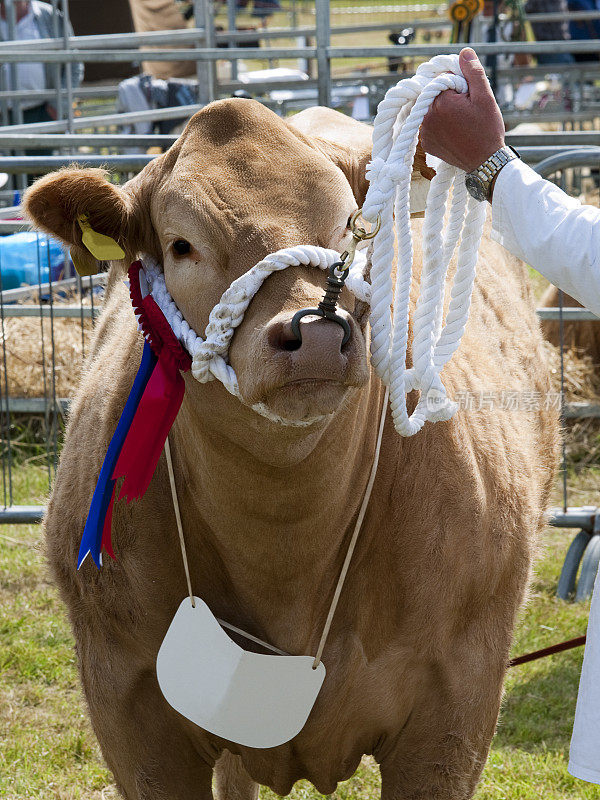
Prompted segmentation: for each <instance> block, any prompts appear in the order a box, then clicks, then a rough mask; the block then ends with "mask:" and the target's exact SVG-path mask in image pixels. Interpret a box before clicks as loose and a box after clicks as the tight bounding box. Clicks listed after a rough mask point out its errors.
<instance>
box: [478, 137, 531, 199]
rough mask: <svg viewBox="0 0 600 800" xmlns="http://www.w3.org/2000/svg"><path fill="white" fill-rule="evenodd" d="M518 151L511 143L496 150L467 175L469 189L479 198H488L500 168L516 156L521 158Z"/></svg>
mask: <svg viewBox="0 0 600 800" xmlns="http://www.w3.org/2000/svg"><path fill="white" fill-rule="evenodd" d="M520 157H521V156H520V155H519V154H518V152H517V151H516V150H515V149H514V147H511V146H510V145H505V146H504V147H500V148H499V149H498V150H496V152H495V153H492V155H491V156H490V157H489V158H487V159H486V160H485V161H484V162H483V164H481V165H480V166H479V167H477V169H475V170H473V172H469V173H468V174H467V176H466V184H467V189H468V190H469V192H470V193H471V195H473V197H475V198H476V199H477V200H488V199H489V195H490V189H491V186H492V182H493V180H494V178H495V177H496V175H497V174H498V173H499V172H500V170H501V169H502V168H503V167H504V166H506V164H508V163H509V161H513V160H514V159H515V158H520Z"/></svg>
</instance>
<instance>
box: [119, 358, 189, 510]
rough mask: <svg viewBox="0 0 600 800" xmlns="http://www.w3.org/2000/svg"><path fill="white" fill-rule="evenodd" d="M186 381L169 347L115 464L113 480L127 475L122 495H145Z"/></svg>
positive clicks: (149, 384) (129, 496) (147, 388)
mask: <svg viewBox="0 0 600 800" xmlns="http://www.w3.org/2000/svg"><path fill="white" fill-rule="evenodd" d="M184 391H185V382H184V380H183V377H182V375H181V373H180V372H179V368H178V367H177V365H176V364H175V363H174V362H173V358H172V357H171V356H170V355H169V353H168V351H167V350H166V349H163V351H162V352H161V354H160V356H159V358H158V361H157V363H156V366H155V368H154V371H153V372H152V375H151V376H150V380H149V381H148V384H147V386H146V389H145V391H144V394H143V395H142V398H141V400H140V404H139V406H138V409H137V411H136V414H135V417H134V418H133V422H132V423H131V427H130V429H129V433H128V434H127V438H126V439H125V442H124V443H123V448H122V450H121V453H120V454H119V458H118V460H117V463H116V465H115V469H114V472H113V475H112V478H113V480H117V479H118V478H120V477H123V478H124V481H123V485H122V486H121V491H120V492H119V499H121V498H123V497H125V498H126V499H127V502H131V501H132V500H135V499H138V498H140V497H142V496H143V495H144V493H145V492H146V489H147V488H148V486H149V485H150V481H151V480H152V476H153V475H154V471H155V469H156V465H157V464H158V459H159V458H160V454H161V453H162V451H163V448H164V445H165V441H166V438H167V436H168V434H169V431H170V430H171V428H172V426H173V423H174V422H175V417H176V416H177V413H178V411H179V408H180V406H181V403H182V401H183V394H184Z"/></svg>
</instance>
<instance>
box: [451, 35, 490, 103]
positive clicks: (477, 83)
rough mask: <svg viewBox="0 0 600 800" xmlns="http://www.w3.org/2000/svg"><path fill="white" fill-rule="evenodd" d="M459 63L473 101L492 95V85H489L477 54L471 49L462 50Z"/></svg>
mask: <svg viewBox="0 0 600 800" xmlns="http://www.w3.org/2000/svg"><path fill="white" fill-rule="evenodd" d="M458 63H459V65H460V68H461V70H462V74H463V75H464V76H465V80H466V81H467V84H468V86H469V94H470V95H472V96H473V99H476V98H477V97H481V96H483V95H489V94H490V91H491V90H490V84H489V83H488V79H487V76H486V74H485V70H484V68H483V64H482V63H481V61H480V60H479V59H478V58H477V53H476V52H475V51H474V50H473V49H471V48H470V47H465V48H464V50H461V52H460V55H459V57H458Z"/></svg>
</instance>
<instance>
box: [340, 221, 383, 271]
mask: <svg viewBox="0 0 600 800" xmlns="http://www.w3.org/2000/svg"><path fill="white" fill-rule="evenodd" d="M361 216H362V208H357V209H356V211H355V212H354V214H352V216H351V217H350V231H351V233H352V241H351V242H350V244H349V245H348V248H347V249H346V250H344V252H343V253H342V255H341V256H340V258H341V260H342V261H343V262H344V266H345V267H350V265H351V264H352V262H353V261H354V255H355V253H356V248H357V247H358V245H359V243H360V242H367V241H369V239H374V238H375V236H377V234H378V233H379V229H380V228H381V214H378V215H377V220H376V222H375V226H374V227H373V229H372V230H371V231H367V230H366V229H365V228H363V227H362V226H361V225H358V220H359V219H360V218H361Z"/></svg>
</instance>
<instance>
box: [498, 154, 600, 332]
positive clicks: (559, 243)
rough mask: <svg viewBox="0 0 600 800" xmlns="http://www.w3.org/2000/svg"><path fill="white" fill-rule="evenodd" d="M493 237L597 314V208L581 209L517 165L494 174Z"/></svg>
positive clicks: (599, 230) (599, 219)
mask: <svg viewBox="0 0 600 800" xmlns="http://www.w3.org/2000/svg"><path fill="white" fill-rule="evenodd" d="M492 222H493V233H492V236H493V238H495V239H496V240H497V241H499V242H500V244H502V245H503V246H504V247H506V248H507V250H510V251H511V252H512V253H514V255H516V256H517V257H518V258H520V259H522V260H523V261H525V262H526V263H527V264H529V265H531V266H532V267H533V268H534V269H536V270H538V272H540V273H541V274H542V275H544V277H546V278H547V279H548V280H549V281H550V282H551V283H553V284H555V285H556V286H558V287H559V288H560V289H562V290H563V291H565V292H566V293H567V294H569V295H571V296H572V297H574V298H575V299H576V300H579V302H580V303H582V304H583V305H584V306H585V307H586V308H589V309H590V310H591V311H593V312H594V313H596V314H598V315H599V316H600V210H599V209H597V208H594V207H593V206H585V205H581V204H580V203H579V202H578V201H577V200H574V199H573V198H571V197H569V196H568V195H566V194H565V193H564V192H563V191H561V190H560V189H559V188H558V187H557V186H554V185H553V184H551V183H549V182H548V181H544V180H543V179H542V178H540V177H539V175H537V173H535V172H534V171H533V170H532V169H530V168H529V167H527V166H526V165H525V164H523V163H522V162H521V161H518V160H516V161H511V162H510V164H507V165H506V166H505V167H504V168H503V169H502V171H501V172H500V174H499V175H498V177H497V179H496V181H495V185H494V194H493V200H492Z"/></svg>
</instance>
